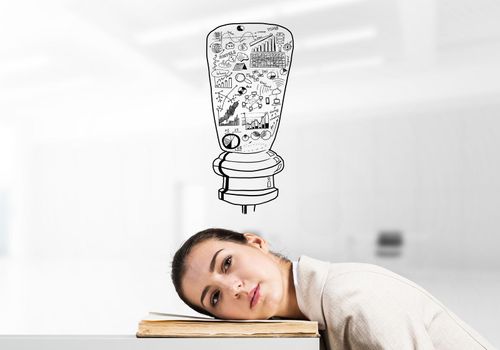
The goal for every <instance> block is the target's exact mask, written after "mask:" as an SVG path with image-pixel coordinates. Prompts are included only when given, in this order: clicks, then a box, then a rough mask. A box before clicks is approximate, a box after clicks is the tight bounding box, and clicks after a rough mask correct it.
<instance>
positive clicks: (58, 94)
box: [0, 0, 500, 346]
mask: <svg viewBox="0 0 500 350" xmlns="http://www.w3.org/2000/svg"><path fill="white" fill-rule="evenodd" d="M498 18H500V3H499V2H498V1H494V0H422V1H410V0H398V1H396V0H371V1H368V0H313V1H307V0H293V1H277V0H274V1H273V0H255V1H252V2H246V3H245V2H234V1H227V0H224V1H217V2H205V1H183V2H178V1H177V2H170V1H159V0H148V1H138V0H132V1H116V0H100V1H95V0H87V1H82V0H68V1H44V2H37V1H26V0H20V1H15V2H14V1H2V2H0V333H1V334H35V333H38V334H79V333H83V334H122V333H123V334H125V333H134V332H135V327H136V323H137V321H138V320H139V319H140V317H141V316H143V314H145V313H147V312H148V311H153V310H154V311H165V312H182V313H188V312H189V310H188V309H187V307H185V306H183V305H182V304H181V302H180V301H179V300H177V297H176V295H175V293H174V291H173V288H172V287H171V285H170V280H169V262H170V259H171V257H172V254H173V252H174V251H175V249H176V248H177V247H178V246H179V244H180V243H181V242H182V241H183V240H184V239H186V238H187V237H188V236H189V235H191V234H192V233H194V232H196V231H198V230H200V229H203V228H206V227H226V228H232V229H235V230H238V231H250V232H256V233H259V234H262V235H263V236H264V237H265V238H266V239H268V240H269V241H270V242H271V244H272V246H273V248H274V249H275V250H276V251H278V252H281V253H283V254H285V255H287V256H289V257H290V258H293V259H297V258H298V257H299V256H300V255H303V254H305V255H309V256H313V257H316V258H320V259H324V260H329V261H332V262H339V261H361V262H370V263H376V264H380V265H383V266H386V267H388V268H390V269H393V270H395V271H396V272H398V273H401V274H403V275H405V276H407V277H409V278H411V279H413V280H415V281H416V282H418V283H420V284H421V285H422V286H424V287H425V288H426V289H428V290H429V291H430V292H432V293H433V294H434V295H435V296H437V297H438V298H439V299H440V300H441V301H443V302H444V303H445V304H446V305H448V306H449V307H450V309H452V310H453V311H454V312H455V313H457V314H458V315H459V316H460V317H462V318H463V319H464V320H465V321H466V322H468V323H469V324H470V325H471V326H472V327H474V328H475V329H477V330H478V331H479V332H480V333H482V334H483V335H484V336H485V337H486V338H488V339H489V340H490V341H491V342H492V343H493V344H497V346H498V345H500V336H499V335H498V333H497V332H496V330H497V329H498V324H499V321H500V316H499V315H500V298H499V295H500V254H499V247H500V221H499V220H498V217H499V216H500V215H499V214H500V195H499V194H500V161H499V159H500V158H499V150H500V118H499V115H500V99H499V97H500V67H499V64H498V62H500V22H499V21H498ZM240 21H241V22H246V21H256V22H269V23H278V24H281V25H283V26H285V27H287V28H289V29H290V30H291V31H292V33H293V34H294V37H295V51H294V57H293V63H292V67H291V70H290V78H289V81H288V86H287V89H286V96H285V101H284V107H283V112H282V117H281V125H280V130H279V133H278V135H277V138H276V141H275V143H274V145H273V150H275V151H276V152H277V153H278V154H280V155H281V156H282V157H283V159H284V161H285V169H284V171H283V172H281V173H280V174H278V175H276V177H275V181H276V186H277V187H278V188H279V191H280V192H279V197H278V198H277V199H276V200H274V201H273V202H270V203H267V204H265V205H262V206H258V207H257V208H256V211H255V212H251V213H249V214H247V215H243V214H241V210H240V208H238V207H237V206H232V205H229V204H227V203H224V202H222V201H220V200H218V198H217V191H218V189H219V188H220V186H221V184H222V181H221V178H220V177H219V176H217V175H216V174H215V173H214V172H213V171H212V161H213V159H215V158H216V157H217V156H218V155H219V153H220V152H221V150H220V149H219V146H218V143H217V136H216V133H215V128H214V124H213V123H214V120H213V116H212V107H211V100H210V99H211V95H210V88H209V81H208V72H207V64H206V58H205V35H206V34H207V33H208V32H209V31H210V30H212V29H213V28H215V27H216V26H218V25H221V24H224V23H231V22H240Z"/></svg>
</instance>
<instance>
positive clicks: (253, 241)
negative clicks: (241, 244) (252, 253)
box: [243, 233, 269, 252]
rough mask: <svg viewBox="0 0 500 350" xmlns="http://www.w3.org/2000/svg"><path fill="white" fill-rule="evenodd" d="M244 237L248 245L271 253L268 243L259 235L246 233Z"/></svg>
mask: <svg viewBox="0 0 500 350" xmlns="http://www.w3.org/2000/svg"><path fill="white" fill-rule="evenodd" d="M243 236H245V238H246V239H247V243H248V244H250V245H251V246H254V247H256V248H259V249H261V250H263V251H265V252H268V251H269V247H268V245H267V241H266V240H265V239H264V238H262V237H260V236H259V235H256V234H255V233H244V234H243Z"/></svg>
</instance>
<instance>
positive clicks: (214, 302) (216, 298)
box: [210, 291, 220, 307]
mask: <svg viewBox="0 0 500 350" xmlns="http://www.w3.org/2000/svg"><path fill="white" fill-rule="evenodd" d="M219 296H220V291H217V292H215V293H214V294H212V298H210V303H211V304H212V306H214V307H215V306H216V305H217V303H218V302H219Z"/></svg>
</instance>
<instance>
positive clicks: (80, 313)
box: [0, 259, 500, 347]
mask: <svg viewBox="0 0 500 350" xmlns="http://www.w3.org/2000/svg"><path fill="white" fill-rule="evenodd" d="M168 264H169V262H168V261H142V262H134V261H117V260H113V261H94V260H92V261H84V260H80V261H78V260H75V261H67V260H64V261H28V262H27V261H12V260H6V259H3V260H0V334H133V333H135V330H136V325H137V322H138V321H139V319H140V318H141V317H142V316H143V315H145V314H146V313H147V312H148V311H153V310H155V311H165V312H177V313H188V312H189V310H188V309H187V307H185V306H184V305H183V304H182V303H181V302H180V301H179V300H178V299H177V297H176V296H175V292H174V291H173V289H172V287H171V285H170V276H169V275H168V271H169V266H168ZM397 272H399V273H401V274H403V275H405V276H406V277H408V278H410V279H412V280H414V281H415V282H417V283H419V284H420V285H422V286H423V287H424V288H426V289H427V290H428V291H430V292H431V293H432V294H434V295H435V296H436V297H437V298H438V299H440V300H441V301H442V302H443V303H444V304H445V305H447V306H448V307H449V308H450V309H451V310H452V311H453V312H455V313H456V314H457V315H458V316H460V317H461V318H462V319H463V320H464V321H465V322H467V323H468V324H469V325H471V326H472V327H473V328H475V329H476V330H477V331H478V332H479V333H481V334H482V335H483V336H484V337H486V338H487V339H488V340H489V341H490V342H491V343H493V345H495V346H497V347H500V334H499V333H498V326H499V324H500V271H458V270H433V271H423V270H408V269H401V268H400V269H399V270H398V271H397Z"/></svg>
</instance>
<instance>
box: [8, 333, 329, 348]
mask: <svg viewBox="0 0 500 350" xmlns="http://www.w3.org/2000/svg"><path fill="white" fill-rule="evenodd" d="M319 348H320V338H140V339H139V338H136V337H135V335H116V336H114V335H0V349H2V350H21V349H22V350H31V349H33V350H165V349H173V350H178V349H179V350H256V349H258V350H319Z"/></svg>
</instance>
